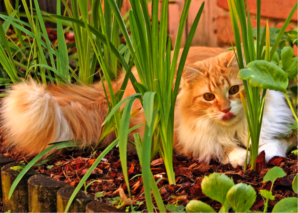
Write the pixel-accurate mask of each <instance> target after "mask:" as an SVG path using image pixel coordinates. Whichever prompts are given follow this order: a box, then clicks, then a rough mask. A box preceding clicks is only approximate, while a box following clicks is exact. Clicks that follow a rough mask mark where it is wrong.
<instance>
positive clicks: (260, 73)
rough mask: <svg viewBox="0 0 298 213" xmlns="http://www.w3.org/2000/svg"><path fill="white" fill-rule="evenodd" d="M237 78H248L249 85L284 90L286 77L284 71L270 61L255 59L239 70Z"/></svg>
mask: <svg viewBox="0 0 298 213" xmlns="http://www.w3.org/2000/svg"><path fill="white" fill-rule="evenodd" d="M238 76H239V78H241V79H243V80H248V82H249V84H250V85H251V86H255V87H261V88H263V89H272V90H277V91H281V92H286V88H287V86H288V78H287V75H286V74H285V72H284V71H283V70H282V69H281V68H280V67H279V66H277V65H275V64H274V63H272V62H268V61H264V60H257V61H253V62H251V63H249V64H248V65H247V68H245V69H242V70H240V72H239V75H238Z"/></svg>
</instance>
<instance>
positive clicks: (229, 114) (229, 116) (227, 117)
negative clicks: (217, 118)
mask: <svg viewBox="0 0 298 213" xmlns="http://www.w3.org/2000/svg"><path fill="white" fill-rule="evenodd" d="M234 117H235V115H234V114H233V113H231V112H227V113H226V114H224V115H223V116H222V120H230V119H232V118H234Z"/></svg>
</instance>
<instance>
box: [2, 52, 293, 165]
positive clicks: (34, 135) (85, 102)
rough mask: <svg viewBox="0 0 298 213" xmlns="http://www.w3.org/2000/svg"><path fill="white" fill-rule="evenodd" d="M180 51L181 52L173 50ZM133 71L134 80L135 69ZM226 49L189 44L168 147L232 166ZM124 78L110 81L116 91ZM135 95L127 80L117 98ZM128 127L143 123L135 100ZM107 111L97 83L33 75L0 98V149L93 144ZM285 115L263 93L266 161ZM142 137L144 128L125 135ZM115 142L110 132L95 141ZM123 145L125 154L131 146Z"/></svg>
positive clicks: (234, 149)
mask: <svg viewBox="0 0 298 213" xmlns="http://www.w3.org/2000/svg"><path fill="white" fill-rule="evenodd" d="M181 53H182V50H181V51H180V55H181ZM132 72H133V74H134V76H135V77H136V79H137V80H138V81H139V78H138V75H137V71H136V69H135V68H134V69H133V71H132ZM238 72H239V68H238V65H237V61H236V59H235V56H234V52H233V51H226V50H224V49H221V48H208V47H191V48H190V50H189V54H188V56H187V60H186V63H185V68H184V71H183V75H182V81H181V84H180V91H179V95H178V97H177V103H176V107H175V131H174V132H175V135H174V138H175V140H174V149H175V150H176V152H177V153H181V154H184V155H186V156H188V157H193V158H196V159H198V160H199V161H206V162H209V161H210V160H211V159H216V160H218V161H219V162H221V163H223V164H227V163H231V164H232V166H233V167H236V166H238V165H240V166H243V165H244V159H245V155H246V149H245V147H246V145H247V144H246V143H247V132H248V129H247V123H246V118H245V114H244V110H243V107H242V105H241V101H240V95H239V94H240V91H241V92H242V93H243V94H244V95H245V91H244V88H243V82H242V80H240V79H239V78H238V77H237V75H238ZM123 80H124V74H122V75H121V76H120V77H119V78H118V80H117V81H115V82H113V90H114V92H116V91H117V90H118V89H119V87H120V85H121V84H122V82H123ZM134 93H135V90H134V88H133V85H132V84H131V82H130V81H129V82H128V85H127V87H126V89H125V91H124V96H123V98H126V97H128V96H130V95H132V94H134ZM132 110H133V111H136V110H138V113H137V114H136V115H135V116H133V117H132V118H131V123H130V127H132V126H135V125H137V124H140V123H144V122H145V117H144V113H143V109H142V106H141V103H140V102H138V101H136V102H135V103H134V105H133V109H132ZM107 113H108V103H107V100H106V97H105V93H104V90H103V85H102V83H101V82H99V83H95V84H93V85H92V86H85V85H80V86H79V85H59V86H57V85H49V86H46V85H41V84H38V83H36V82H34V81H33V80H30V81H28V82H25V81H24V82H22V83H19V84H16V85H13V86H12V88H11V90H10V91H8V95H7V97H5V98H4V99H3V100H2V107H1V122H2V127H3V129H4V131H5V133H6V134H7V141H6V143H5V146H7V147H11V148H14V149H16V150H17V151H19V152H22V153H24V154H27V155H31V156H32V155H36V154H38V153H40V152H41V151H43V150H44V149H46V148H47V147H48V145H49V144H50V143H52V142H56V141H66V140H76V141H78V143H79V144H80V146H81V147H87V146H92V145H95V144H96V143H97V142H98V140H99V137H100V134H101V131H102V126H101V124H102V122H103V121H104V119H105V117H106V115H107ZM292 119H293V118H292V114H291V111H290V109H289V108H288V106H287V104H286V102H285V100H284V98H283V96H282V94H281V93H279V92H276V91H270V90H268V92H267V96H266V104H265V110H264V118H263V124H262V132H261V136H260V148H259V150H260V151H262V150H265V152H266V160H267V161H268V160H269V159H270V158H272V157H273V156H275V155H279V156H285V155H286V150H287V149H288V148H289V146H290V145H291V143H290V142H289V140H286V139H283V138H281V136H282V135H284V134H289V133H290V132H291V129H290V127H289V125H288V124H290V123H291V122H292ZM136 132H138V133H139V134H140V135H141V136H142V135H143V134H144V126H141V127H139V128H137V129H136V130H134V131H133V132H132V133H130V135H129V140H133V134H134V133H136ZM114 139H115V134H114V133H111V134H110V135H108V136H107V137H106V138H105V139H104V140H103V141H102V142H101V143H100V145H101V147H106V146H107V145H108V144H109V143H111V142H112V141H113V140H114ZM133 149H134V148H133V147H132V146H130V147H128V151H133Z"/></svg>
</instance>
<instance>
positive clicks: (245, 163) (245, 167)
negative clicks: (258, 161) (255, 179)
mask: <svg viewBox="0 0 298 213" xmlns="http://www.w3.org/2000/svg"><path fill="white" fill-rule="evenodd" d="M249 141H250V131H249V129H248V136H247V145H246V156H245V162H244V168H243V169H244V171H246V169H247V158H248V147H249Z"/></svg>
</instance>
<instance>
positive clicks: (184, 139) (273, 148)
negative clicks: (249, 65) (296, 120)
mask: <svg viewBox="0 0 298 213" xmlns="http://www.w3.org/2000/svg"><path fill="white" fill-rule="evenodd" d="M233 104H234V106H232V109H231V111H233V113H234V114H236V118H235V119H237V121H236V122H232V123H231V125H222V124H219V123H217V122H216V121H214V120H213V119H211V118H208V117H206V116H203V117H198V118H197V119H192V120H190V119H186V118H185V117H183V115H182V114H181V113H180V112H179V97H178V103H177V105H178V109H177V110H176V117H175V118H176V129H175V130H176V131H177V137H178V144H179V145H180V147H183V150H181V151H180V152H182V153H192V156H193V157H194V158H197V159H198V160H199V161H207V162H208V161H210V160H211V159H217V160H219V161H220V162H222V163H231V164H232V165H233V166H234V167H235V166H237V165H241V166H242V165H243V164H244V159H245V153H246V150H245V149H244V148H241V147H240V145H242V146H244V147H246V146H247V136H248V127H247V121H246V118H245V115H244V112H243V108H242V105H241V103H240V102H238V103H233ZM233 104H231V105H233ZM239 106H240V107H239ZM233 107H234V108H233ZM236 108H237V109H236ZM292 119H293V118H292V113H291V111H290V109H289V107H288V106H287V104H286V102H285V100H284V97H283V94H282V93H280V92H276V91H271V90H268V91H267V95H266V102H265V108H264V117H263V124H262V129H261V135H260V144H259V145H260V146H259V147H260V148H259V151H263V150H265V153H266V160H267V161H268V160H269V159H271V158H272V157H273V156H275V155H278V156H285V154H286V150H287V149H288V147H289V145H290V144H288V143H286V142H285V141H283V139H280V138H281V137H282V136H283V135H285V134H287V133H289V132H291V129H290V127H289V124H290V123H292ZM227 150H232V151H229V152H226V151H227Z"/></svg>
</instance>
